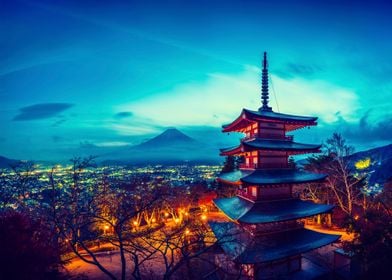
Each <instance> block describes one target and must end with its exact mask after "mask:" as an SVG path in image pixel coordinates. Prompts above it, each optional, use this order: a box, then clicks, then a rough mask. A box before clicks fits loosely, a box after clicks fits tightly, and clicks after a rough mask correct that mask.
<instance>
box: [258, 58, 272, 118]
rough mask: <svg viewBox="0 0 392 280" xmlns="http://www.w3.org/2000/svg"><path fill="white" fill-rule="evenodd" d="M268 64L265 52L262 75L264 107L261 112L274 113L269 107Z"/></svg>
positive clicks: (262, 100)
mask: <svg viewBox="0 0 392 280" xmlns="http://www.w3.org/2000/svg"><path fill="white" fill-rule="evenodd" d="M267 67H268V62H267V52H264V59H263V69H262V74H261V103H262V105H263V106H261V107H260V108H259V111H272V108H271V107H269V106H268V99H269V95H268V68H267Z"/></svg>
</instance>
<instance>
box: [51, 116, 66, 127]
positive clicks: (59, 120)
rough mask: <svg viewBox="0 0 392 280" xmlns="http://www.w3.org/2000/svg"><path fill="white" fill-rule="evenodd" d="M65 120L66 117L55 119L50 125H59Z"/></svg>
mask: <svg viewBox="0 0 392 280" xmlns="http://www.w3.org/2000/svg"><path fill="white" fill-rule="evenodd" d="M66 121H67V119H65V118H61V119H58V120H57V121H55V122H54V123H53V124H52V126H53V127H59V126H60V125H61V124H63V123H64V122H66Z"/></svg>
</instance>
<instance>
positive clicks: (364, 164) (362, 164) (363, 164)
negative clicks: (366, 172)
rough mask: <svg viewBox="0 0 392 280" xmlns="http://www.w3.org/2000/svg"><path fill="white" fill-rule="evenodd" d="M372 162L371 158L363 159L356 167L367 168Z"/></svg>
mask: <svg viewBox="0 0 392 280" xmlns="http://www.w3.org/2000/svg"><path fill="white" fill-rule="evenodd" d="M370 163H371V160H370V158H365V159H361V160H358V161H357V162H356V163H355V168H357V169H359V170H361V169H366V168H368V167H369V166H370Z"/></svg>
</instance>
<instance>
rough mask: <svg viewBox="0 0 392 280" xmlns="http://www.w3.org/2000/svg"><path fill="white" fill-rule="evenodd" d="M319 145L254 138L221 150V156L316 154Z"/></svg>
mask: <svg viewBox="0 0 392 280" xmlns="http://www.w3.org/2000/svg"><path fill="white" fill-rule="evenodd" d="M320 147H321V145H311V144H302V143H296V142H292V141H287V140H271V139H260V138H254V139H252V140H249V141H243V142H242V143H241V144H240V145H239V146H234V147H230V148H226V149H221V154H222V155H228V154H232V153H238V152H247V151H254V150H267V151H289V152H301V151H304V152H307V151H308V152H310V151H311V152H313V151H314V152H316V151H318V149H320Z"/></svg>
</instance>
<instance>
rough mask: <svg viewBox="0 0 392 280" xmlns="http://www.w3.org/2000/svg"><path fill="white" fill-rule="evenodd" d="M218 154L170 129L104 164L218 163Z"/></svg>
mask: <svg viewBox="0 0 392 280" xmlns="http://www.w3.org/2000/svg"><path fill="white" fill-rule="evenodd" d="M218 152H219V150H218V149H217V148H216V147H213V146H211V145H208V144H206V143H201V142H199V141H196V140H195V139H193V138H191V137H189V136H188V135H186V134H184V133H183V132H181V131H179V130H178V129H175V128H170V129H167V130H165V131H164V132H162V133H161V134H159V135H157V136H155V137H153V138H151V139H149V140H147V141H145V142H144V143H141V144H139V145H136V146H132V147H127V148H124V149H122V150H121V152H119V153H116V154H112V155H111V156H112V157H111V158H108V160H105V161H104V163H106V164H108V163H109V164H119V163H121V164H124V163H131V164H132V163H134V164H152V163H154V164H158V163H159V164H174V163H176V164H178V163H183V162H188V161H192V162H202V163H217V162H219V160H220V158H219V154H218ZM109 156H110V155H109Z"/></svg>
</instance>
